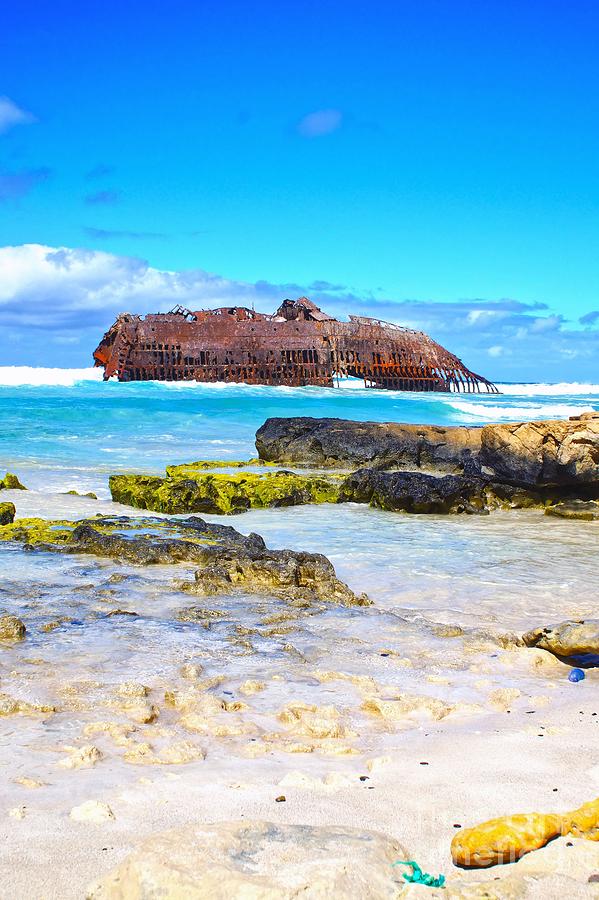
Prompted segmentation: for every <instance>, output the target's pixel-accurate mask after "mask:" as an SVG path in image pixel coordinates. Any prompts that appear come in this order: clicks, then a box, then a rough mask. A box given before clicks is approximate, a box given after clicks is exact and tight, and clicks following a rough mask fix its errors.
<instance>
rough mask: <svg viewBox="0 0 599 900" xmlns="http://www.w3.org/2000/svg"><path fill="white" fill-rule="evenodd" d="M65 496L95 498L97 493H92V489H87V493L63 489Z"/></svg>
mask: <svg viewBox="0 0 599 900" xmlns="http://www.w3.org/2000/svg"><path fill="white" fill-rule="evenodd" d="M65 496H67V497H87V498H88V499H89V500H97V499H98V495H97V494H94V493H93V491H88V493H87V494H80V493H79V491H65Z"/></svg>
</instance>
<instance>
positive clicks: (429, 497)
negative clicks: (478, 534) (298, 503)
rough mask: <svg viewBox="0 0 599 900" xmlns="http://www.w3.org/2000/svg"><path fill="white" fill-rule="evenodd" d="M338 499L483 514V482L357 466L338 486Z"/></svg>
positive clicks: (400, 508)
mask: <svg viewBox="0 0 599 900" xmlns="http://www.w3.org/2000/svg"><path fill="white" fill-rule="evenodd" d="M339 500H340V502H342V501H351V502H353V503H368V504H370V506H375V507H377V508H379V509H387V510H392V511H395V512H399V511H402V512H410V513H437V514H439V513H460V512H464V513H478V514H480V513H484V512H486V511H487V498H486V495H485V483H484V481H482V480H480V479H476V478H466V477H465V476H464V475H445V476H443V477H437V476H435V475H425V474H423V473H422V472H380V471H378V470H377V469H359V470H358V471H357V472H354V473H353V474H352V475H349V476H348V477H347V478H346V479H345V481H344V482H343V484H342V485H341V491H340V494H339Z"/></svg>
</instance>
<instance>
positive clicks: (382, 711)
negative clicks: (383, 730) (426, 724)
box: [361, 694, 455, 722]
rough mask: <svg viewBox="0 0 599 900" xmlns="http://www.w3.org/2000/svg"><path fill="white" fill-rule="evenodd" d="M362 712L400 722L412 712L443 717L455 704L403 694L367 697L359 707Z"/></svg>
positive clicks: (436, 717)
mask: <svg viewBox="0 0 599 900" xmlns="http://www.w3.org/2000/svg"><path fill="white" fill-rule="evenodd" d="M361 708H362V709H363V710H364V712H367V713H370V714H371V715H373V716H378V717H380V718H381V719H383V720H385V721H386V722H400V721H401V720H402V719H406V718H409V717H410V716H412V715H413V714H416V715H422V714H424V715H426V716H429V717H430V718H432V719H435V720H439V719H444V718H445V716H448V715H449V714H450V713H451V712H453V711H454V709H455V706H453V705H452V704H450V703H444V702H443V700H437V699H436V698H435V697H417V696H410V695H408V694H405V695H403V696H401V697H398V698H396V699H393V700H384V699H382V698H381V697H368V698H367V699H366V700H365V701H364V703H363V704H362V707H361Z"/></svg>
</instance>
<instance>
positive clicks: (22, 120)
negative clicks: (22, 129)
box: [0, 97, 35, 134]
mask: <svg viewBox="0 0 599 900" xmlns="http://www.w3.org/2000/svg"><path fill="white" fill-rule="evenodd" d="M31 122H35V116H33V115H32V114H31V113H30V112H27V110H26V109H21V107H20V106H17V104H16V103H15V102H14V100H11V99H10V97H0V134H3V133H4V132H5V131H8V130H9V128H13V127H14V126H15V125H29V124H30V123H31Z"/></svg>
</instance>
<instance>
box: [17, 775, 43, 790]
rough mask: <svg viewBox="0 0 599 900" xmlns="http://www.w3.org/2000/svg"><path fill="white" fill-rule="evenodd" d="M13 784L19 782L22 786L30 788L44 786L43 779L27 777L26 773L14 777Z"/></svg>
mask: <svg viewBox="0 0 599 900" xmlns="http://www.w3.org/2000/svg"><path fill="white" fill-rule="evenodd" d="M14 783H15V784H20V785H21V786H22V787H26V788H30V789H31V790H33V789H35V788H41V787H46V782H45V781H39V779H37V778H29V776H27V775H22V776H21V777H20V778H15V779H14Z"/></svg>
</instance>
